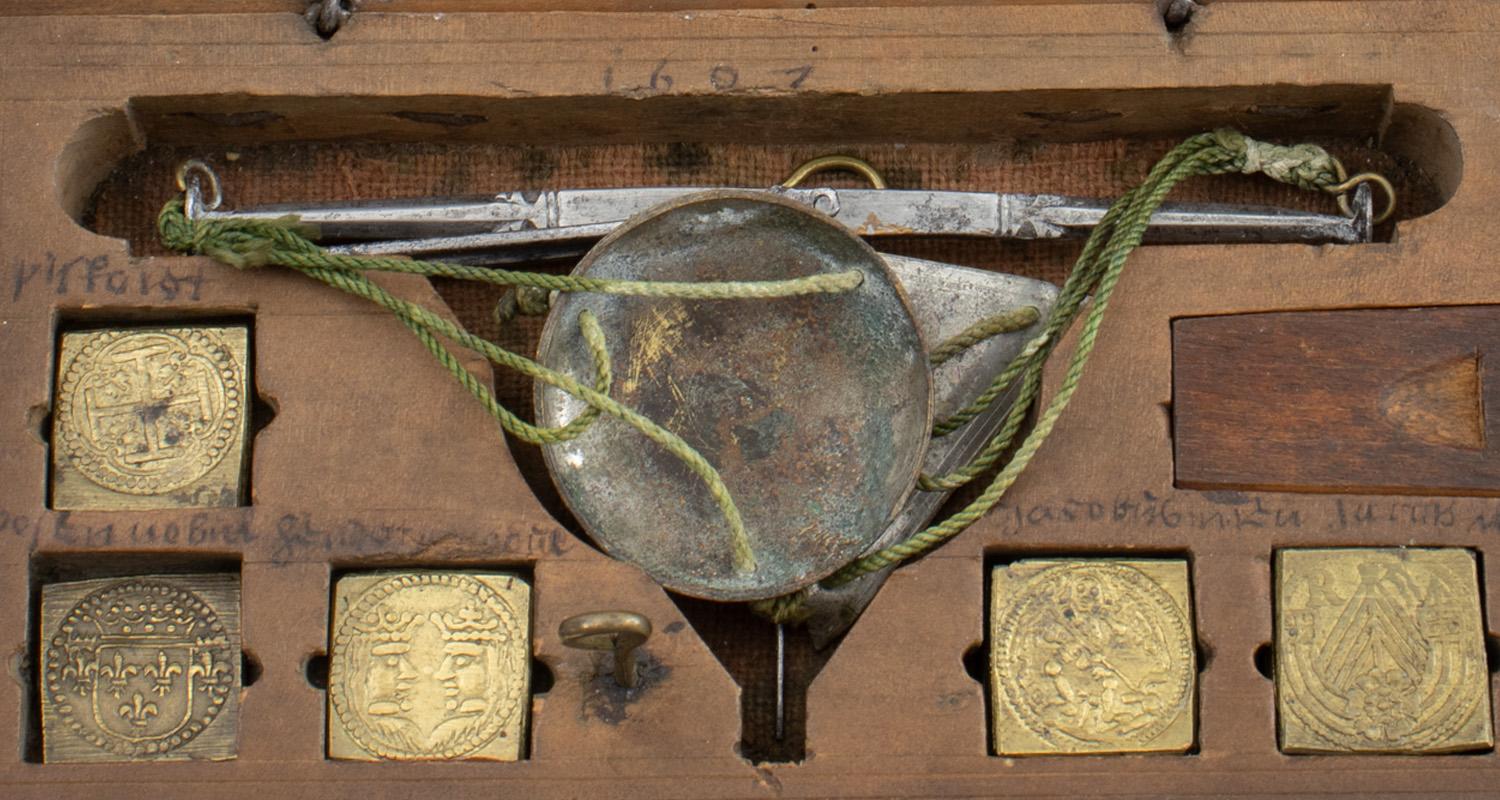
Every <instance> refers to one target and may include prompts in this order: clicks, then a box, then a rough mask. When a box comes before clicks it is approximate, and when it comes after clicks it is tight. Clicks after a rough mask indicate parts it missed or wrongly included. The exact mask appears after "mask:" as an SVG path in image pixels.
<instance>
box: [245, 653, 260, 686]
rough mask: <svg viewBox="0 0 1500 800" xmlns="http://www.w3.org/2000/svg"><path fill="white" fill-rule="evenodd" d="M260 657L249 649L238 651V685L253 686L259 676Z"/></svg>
mask: <svg viewBox="0 0 1500 800" xmlns="http://www.w3.org/2000/svg"><path fill="white" fill-rule="evenodd" d="M261 672H262V670H261V666H260V659H258V658H256V657H255V654H254V653H252V652H250V651H249V650H241V651H240V685H241V686H247V687H248V686H254V685H255V682H256V681H258V680H260V676H261Z"/></svg>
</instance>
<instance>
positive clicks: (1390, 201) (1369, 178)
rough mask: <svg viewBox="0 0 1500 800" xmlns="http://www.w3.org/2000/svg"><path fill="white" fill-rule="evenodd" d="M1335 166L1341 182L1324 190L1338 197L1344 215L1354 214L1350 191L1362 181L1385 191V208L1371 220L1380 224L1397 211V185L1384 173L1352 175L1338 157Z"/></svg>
mask: <svg viewBox="0 0 1500 800" xmlns="http://www.w3.org/2000/svg"><path fill="white" fill-rule="evenodd" d="M1333 166H1334V169H1335V170H1336V171H1337V172H1338V176H1339V182H1338V183H1336V184H1334V185H1333V186H1329V187H1327V188H1325V189H1324V190H1323V191H1325V192H1328V193H1329V194H1331V195H1334V196H1335V197H1337V198H1338V202H1339V210H1340V211H1342V212H1344V216H1348V217H1352V216H1354V209H1352V208H1350V207H1349V193H1350V192H1352V191H1354V188H1355V187H1357V186H1359V185H1360V184H1361V183H1373V184H1375V185H1376V186H1379V187H1380V189H1381V191H1383V192H1385V208H1383V209H1381V210H1380V213H1379V214H1377V215H1375V218H1374V219H1373V220H1371V222H1373V223H1374V224H1376V225H1379V224H1380V223H1382V222H1385V221H1386V220H1388V219H1390V218H1391V215H1392V214H1394V213H1396V187H1395V186H1392V185H1391V182H1390V181H1389V180H1387V179H1386V177H1385V176H1384V175H1381V174H1380V173H1378V172H1361V173H1359V174H1358V175H1355V176H1353V177H1350V176H1349V173H1348V172H1347V171H1346V170H1345V169H1344V165H1343V164H1342V163H1341V162H1340V161H1339V160H1338V159H1336V158H1335V159H1334V160H1333Z"/></svg>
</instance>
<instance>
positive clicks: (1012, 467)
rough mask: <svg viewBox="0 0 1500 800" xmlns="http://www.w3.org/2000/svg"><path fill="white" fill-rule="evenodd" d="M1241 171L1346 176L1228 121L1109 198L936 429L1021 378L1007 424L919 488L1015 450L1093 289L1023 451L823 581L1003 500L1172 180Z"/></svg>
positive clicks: (963, 479)
mask: <svg viewBox="0 0 1500 800" xmlns="http://www.w3.org/2000/svg"><path fill="white" fill-rule="evenodd" d="M1232 172H1241V173H1256V172H1258V173H1261V174H1264V175H1266V176H1268V177H1271V178H1273V179H1275V180H1277V181H1280V182H1283V183H1288V184H1291V185H1293V186H1297V187H1298V188H1301V189H1306V190H1309V191H1324V190H1326V189H1327V188H1328V187H1330V186H1334V185H1337V184H1338V183H1339V181H1340V180H1341V178H1340V172H1341V168H1340V167H1339V165H1338V161H1337V160H1336V159H1334V158H1333V156H1331V155H1329V154H1328V152H1327V151H1325V150H1324V149H1323V148H1321V147H1318V146H1316V145H1310V144H1302V145H1296V146H1293V147H1283V146H1280V145H1272V144H1268V143H1266V142H1259V141H1256V140H1254V139H1251V138H1250V137H1248V136H1245V135H1244V134H1241V133H1239V132H1238V131H1233V130H1227V129H1225V130H1218V131H1214V132H1211V133H1203V134H1199V135H1197V136H1193V137H1191V138H1189V139H1187V140H1186V141H1184V142H1183V143H1182V144H1180V145H1178V146H1177V147H1176V148H1174V149H1173V150H1172V151H1171V152H1169V153H1167V155H1166V156H1164V157H1163V158H1162V159H1161V160H1160V161H1158V162H1157V163H1156V165H1155V166H1154V167H1152V169H1151V171H1150V173H1149V174H1147V176H1146V178H1145V180H1143V181H1142V182H1141V184H1140V185H1139V186H1137V187H1136V188H1134V189H1132V190H1130V191H1128V192H1126V193H1125V194H1124V195H1122V196H1121V197H1120V199H1118V200H1116V201H1115V202H1114V204H1113V205H1111V206H1110V208H1109V211H1107V212H1106V213H1105V215H1104V217H1103V219H1101V220H1100V222H1099V224H1098V225H1097V226H1096V227H1095V228H1094V230H1093V232H1092V233H1091V234H1090V236H1089V238H1088V241H1087V242H1085V243H1084V246H1083V252H1082V253H1081V254H1080V255H1079V256H1078V260H1077V261H1076V262H1075V263H1074V265H1073V270H1072V272H1071V273H1070V274H1069V275H1068V279H1067V281H1065V282H1064V283H1063V287H1062V289H1061V291H1059V293H1058V296H1057V301H1056V305H1055V307H1054V309H1053V312H1052V316H1051V318H1049V319H1048V320H1047V324H1046V326H1045V327H1044V328H1043V330H1042V331H1041V333H1039V334H1037V335H1036V336H1035V337H1033V338H1032V339H1031V340H1030V341H1029V342H1027V343H1026V346H1025V347H1024V348H1023V349H1022V351H1021V353H1020V354H1019V355H1017V356H1016V358H1015V359H1014V360H1012V361H1011V363H1010V364H1008V365H1006V367H1005V368H1004V369H1003V370H1001V372H1000V374H998V375H996V376H995V378H994V380H993V381H991V383H990V386H989V387H988V388H986V389H985V391H984V392H983V393H981V395H980V396H979V397H978V398H976V399H975V400H974V402H972V403H970V404H969V405H968V406H966V407H965V408H963V409H962V410H960V411H958V412H957V413H955V414H953V415H952V416H950V417H948V418H947V419H943V420H938V421H937V423H936V424H935V425H934V428H933V431H934V435H937V436H941V435H943V434H946V433H951V432H952V431H954V430H957V429H958V428H960V427H962V426H963V425H964V424H965V423H967V422H968V421H970V420H972V419H974V418H975V417H977V416H978V415H979V414H981V413H983V412H984V411H985V410H986V409H988V408H989V407H990V405H992V404H993V403H994V402H995V401H996V400H997V399H999V398H1000V397H1002V396H1004V395H1005V394H1006V393H1007V392H1009V391H1010V390H1011V389H1012V387H1014V386H1016V384H1017V381H1018V380H1019V382H1020V388H1019V389H1018V390H1017V397H1016V400H1015V402H1014V403H1013V404H1012V406H1011V408H1010V411H1009V413H1008V414H1007V416H1006V418H1005V421H1004V423H1003V424H1002V425H1001V428H1000V430H999V431H998V432H997V433H996V434H995V435H994V436H993V437H992V438H991V439H990V442H989V443H988V445H987V446H986V447H985V449H984V451H983V452H981V453H980V455H979V456H978V457H976V458H975V459H974V460H973V461H972V462H970V463H969V464H968V465H965V466H964V467H963V468H961V469H959V470H956V471H955V472H954V473H952V474H950V475H944V476H937V477H931V476H925V475H924V476H922V478H921V481H920V484H919V488H921V489H923V490H926V491H943V490H949V489H954V488H957V487H959V486H962V485H964V484H966V483H968V482H969V481H971V480H973V479H974V478H975V477H977V476H978V475H980V474H982V473H984V472H985V471H986V470H988V469H989V468H991V467H993V466H994V465H995V464H996V463H997V462H998V461H999V458H1000V456H1001V455H1002V454H1004V453H1005V452H1006V451H1008V450H1009V449H1010V447H1011V444H1012V442H1013V441H1014V440H1015V438H1016V436H1017V434H1018V433H1019V431H1020V429H1021V426H1022V423H1023V421H1024V420H1025V417H1026V415H1027V413H1028V412H1029V411H1030V410H1031V409H1032V408H1033V407H1035V406H1038V405H1039V404H1040V400H1041V398H1040V396H1039V395H1040V393H1041V383H1042V371H1043V367H1044V366H1045V365H1046V362H1047V358H1048V356H1049V355H1050V354H1051V352H1052V349H1053V348H1054V347H1055V346H1056V344H1057V342H1058V341H1059V340H1060V339H1061V338H1062V335H1063V333H1064V332H1065V331H1067V329H1068V328H1069V327H1070V326H1071V325H1072V324H1073V322H1074V320H1075V319H1076V318H1077V317H1078V316H1079V313H1080V309H1082V307H1083V305H1084V303H1085V302H1087V301H1088V299H1089V297H1090V296H1092V298H1093V303H1092V305H1091V306H1090V308H1089V310H1088V313H1087V315H1086V316H1085V319H1084V323H1083V329H1082V330H1081V332H1080V333H1079V336H1078V340H1077V342H1076V344H1075V345H1074V350H1073V354H1072V355H1071V357H1070V358H1069V361H1068V366H1067V368H1066V371H1065V372H1064V374H1063V377H1062V381H1061V383H1060V384H1059V386H1058V389H1057V391H1056V393H1055V394H1053V395H1052V397H1051V398H1050V399H1049V400H1048V401H1047V403H1046V405H1045V407H1044V408H1043V410H1042V412H1041V414H1040V415H1039V416H1038V418H1037V422H1036V425H1035V427H1033V428H1032V430H1031V432H1030V433H1029V434H1027V435H1026V437H1025V438H1024V439H1023V440H1022V441H1021V443H1020V445H1019V446H1017V447H1016V451H1015V453H1014V455H1012V456H1011V458H1010V460H1009V461H1007V462H1006V463H1005V466H1004V467H1002V468H1001V470H1000V472H999V473H998V474H996V475H995V477H994V478H993V479H992V480H991V481H990V483H989V485H988V486H987V487H986V488H985V490H984V491H983V492H982V493H981V494H980V495H979V496H978V497H977V498H975V499H974V500H973V501H971V502H970V503H969V504H968V505H967V506H965V507H964V508H962V509H960V510H959V511H957V512H955V513H954V514H953V515H952V516H950V517H948V518H947V519H944V520H942V521H940V522H938V523H936V524H933V525H931V526H929V527H928V528H927V529H925V530H922V531H919V532H918V533H916V534H914V535H912V536H911V537H910V538H908V539H906V540H905V541H902V542H899V543H897V544H895V545H892V546H890V547H886V548H884V549H882V550H879V551H876V552H874V553H870V554H868V555H866V556H864V557H862V558H860V559H858V560H857V561H855V562H853V563H851V564H849V565H848V566H846V567H844V568H843V569H841V570H839V571H838V572H835V573H834V574H833V575H831V576H829V577H828V578H826V579H824V580H823V582H822V584H821V585H822V586H823V587H825V588H830V589H831V588H836V587H838V586H841V585H843V584H846V583H848V582H850V581H852V580H854V579H856V578H858V577H860V576H861V575H866V574H868V573H871V572H878V571H880V570H882V569H885V568H887V567H892V566H895V565H897V564H899V563H901V562H902V561H905V560H907V559H910V558H915V557H916V556H919V555H922V554H923V553H926V552H927V551H929V550H931V549H932V548H934V547H937V546H938V545H940V544H942V543H943V542H946V541H947V540H949V539H951V538H953V537H954V536H957V535H958V534H959V533H961V532H962V531H964V530H965V529H967V528H968V527H969V526H970V525H972V524H973V523H974V522H975V521H977V520H978V519H979V518H981V517H983V516H984V515H985V514H986V513H988V512H989V510H990V509H992V508H994V506H995V505H996V504H997V503H999V502H1000V498H1001V497H1003V496H1004V495H1005V492H1006V491H1007V490H1008V489H1010V487H1011V485H1012V484H1014V483H1015V482H1016V479H1017V478H1019V477H1020V475H1021V472H1022V471H1023V470H1025V469H1026V466H1027V465H1028V464H1030V463H1031V459H1032V458H1033V457H1035V455H1036V453H1037V450H1038V449H1040V448H1041V446H1042V443H1043V442H1044V441H1046V439H1047V436H1048V435H1049V434H1051V432H1052V429H1053V428H1054V427H1055V426H1056V424H1057V421H1058V419H1059V418H1060V417H1061V415H1062V413H1063V410H1064V409H1066V408H1067V406H1068V403H1069V401H1071V400H1072V398H1073V394H1074V392H1076V391H1077V389H1078V384H1079V382H1080V380H1081V379H1082V378H1083V372H1084V368H1085V366H1086V365H1087V364H1088V359H1089V355H1090V354H1091V353H1092V352H1093V350H1094V343H1095V341H1096V339H1097V338H1098V335H1099V330H1100V327H1101V326H1102V324H1103V321H1104V314H1105V311H1106V310H1107V309H1108V308H1109V299H1110V296H1111V294H1112V293H1113V292H1114V289H1115V286H1116V284H1117V282H1118V281H1119V279H1120V273H1121V271H1122V270H1123V269H1124V267H1125V262H1126V260H1127V259H1128V258H1129V256H1130V253H1131V252H1132V251H1133V250H1135V248H1136V247H1137V246H1138V245H1140V243H1141V238H1142V236H1143V235H1144V234H1145V231H1146V227H1147V225H1148V224H1149V222H1150V219H1151V215H1152V214H1153V213H1155V211H1156V209H1157V208H1158V207H1159V206H1160V205H1161V204H1162V201H1163V200H1164V199H1165V198H1166V196H1167V193H1168V192H1170V191H1171V190H1172V187H1174V186H1176V185H1177V184H1178V183H1179V182H1181V181H1183V180H1184V179H1186V178H1189V177H1192V176H1196V175H1222V174H1226V173H1232ZM788 597H789V598H792V600H789V602H795V597H796V596H792V595H789V596H788ZM783 605H784V604H783ZM777 610H778V612H779V613H781V614H783V615H790V614H792V613H793V612H791V611H789V610H788V609H786V608H783V607H780V606H778V607H777Z"/></svg>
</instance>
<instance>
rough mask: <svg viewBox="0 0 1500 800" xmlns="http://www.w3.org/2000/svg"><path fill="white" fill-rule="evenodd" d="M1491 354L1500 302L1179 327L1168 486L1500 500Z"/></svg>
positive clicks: (1499, 327) (1243, 318)
mask: <svg viewBox="0 0 1500 800" xmlns="http://www.w3.org/2000/svg"><path fill="white" fill-rule="evenodd" d="M1497 349H1500V306H1470V307H1460V308H1411V309H1366V310H1359V311H1302V312H1290V313H1272V314H1240V315H1232V316H1223V317H1199V318H1193V319H1179V320H1176V321H1175V322H1174V323H1173V325H1172V394H1173V399H1172V411H1173V422H1174V425H1173V433H1174V438H1173V440H1174V443H1175V445H1176V450H1175V454H1176V459H1177V483H1178V485H1179V486H1183V487H1186V488H1194V489H1229V488H1233V489H1266V490H1286V491H1313V492H1367V493H1403V494H1477V495H1496V494H1500V451H1497V450H1496V445H1495V442H1496V439H1497V434H1500V427H1497V425H1500V422H1497V421H1496V420H1494V419H1493V416H1494V414H1493V411H1491V413H1488V414H1487V413H1486V409H1491V410H1493V409H1496V408H1500V385H1497V384H1496V383H1495V381H1494V379H1493V377H1490V378H1488V379H1487V378H1486V370H1485V366H1486V358H1487V355H1488V356H1489V357H1493V356H1492V355H1490V354H1493V353H1495V352H1496V351H1497Z"/></svg>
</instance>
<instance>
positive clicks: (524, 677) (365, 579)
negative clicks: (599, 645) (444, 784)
mask: <svg viewBox="0 0 1500 800" xmlns="http://www.w3.org/2000/svg"><path fill="white" fill-rule="evenodd" d="M530 591H531V590H530V587H529V586H528V585H527V584H526V582H525V581H523V580H521V579H519V578H516V577H514V576H511V575H503V574H494V573H462V572H400V573H373V574H355V575H346V576H344V577H343V578H340V579H339V581H338V584H337V586H336V588H335V590H334V620H333V630H332V642H331V646H330V650H329V676H328V706H329V708H328V755H329V757H331V758H338V759H351V760H359V761H386V760H390V761H442V760H452V759H488V760H494V761H515V760H517V759H519V758H521V756H522V754H523V753H524V751H525V748H524V741H525V736H526V716H527V710H528V706H529V705H530V702H531V694H530V681H531V600H530Z"/></svg>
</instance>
